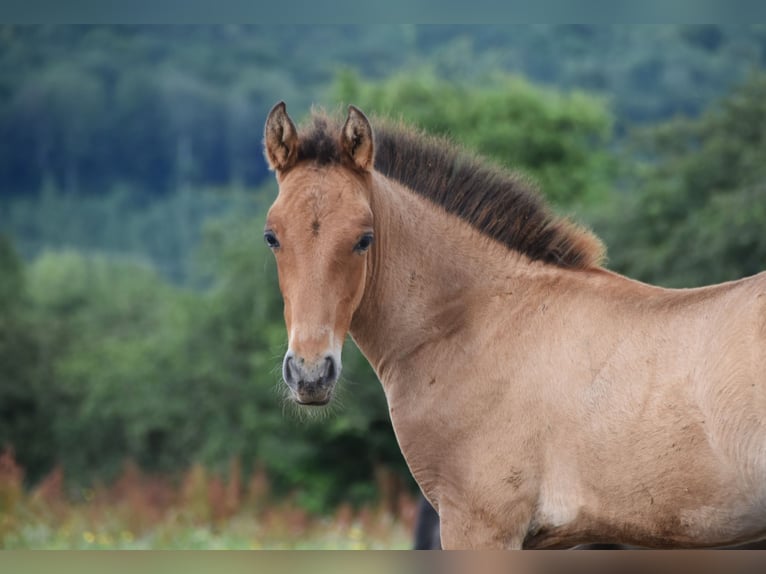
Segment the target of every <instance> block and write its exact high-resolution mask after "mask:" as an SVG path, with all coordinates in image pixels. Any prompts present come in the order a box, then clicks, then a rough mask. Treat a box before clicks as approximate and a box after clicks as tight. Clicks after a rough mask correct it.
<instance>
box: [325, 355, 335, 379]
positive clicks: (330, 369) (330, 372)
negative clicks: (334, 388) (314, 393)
mask: <svg viewBox="0 0 766 574" xmlns="http://www.w3.org/2000/svg"><path fill="white" fill-rule="evenodd" d="M337 371H338V369H337V367H336V366H335V359H333V358H332V356H330V355H328V356H327V357H325V359H324V376H323V378H324V380H325V381H327V382H330V381H334V380H335V377H336V376H337V375H338V372H337Z"/></svg>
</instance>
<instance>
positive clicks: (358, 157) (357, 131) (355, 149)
mask: <svg viewBox="0 0 766 574" xmlns="http://www.w3.org/2000/svg"><path fill="white" fill-rule="evenodd" d="M340 144H341V149H343V152H344V153H345V154H346V156H347V157H348V158H349V159H350V160H351V161H352V162H353V163H354V165H356V167H358V168H359V169H362V170H365V171H371V170H372V166H373V159H374V155H373V154H374V149H375V146H374V144H373V137H372V126H370V122H369V120H368V119H367V116H365V115H364V114H363V113H362V110H360V109H359V108H357V107H355V106H349V107H348V117H347V118H346V123H345V124H343V129H342V130H341V134H340Z"/></svg>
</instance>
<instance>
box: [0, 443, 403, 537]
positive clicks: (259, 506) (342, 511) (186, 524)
mask: <svg viewBox="0 0 766 574" xmlns="http://www.w3.org/2000/svg"><path fill="white" fill-rule="evenodd" d="M234 466H235V468H234V469H233V470H237V468H236V465H234ZM230 470H231V469H230ZM230 476H234V477H239V476H240V474H239V473H237V472H230ZM22 479H23V472H22V470H21V469H20V468H19V467H18V466H16V464H15V462H14V460H13V455H12V453H11V452H10V451H6V452H5V453H4V454H2V455H0V548H3V549H197V550H199V549H345V550H352V549H359V550H364V549H407V548H410V547H411V544H412V528H413V522H414V519H415V509H416V502H415V500H414V498H413V497H412V496H411V495H410V494H409V493H399V494H398V495H397V496H396V498H395V499H392V500H384V501H381V503H379V504H377V505H375V506H370V507H363V508H359V509H353V508H352V507H351V506H349V505H341V506H340V507H339V508H337V509H336V510H335V512H334V513H333V514H332V515H329V516H313V515H310V514H308V513H307V512H305V511H304V510H303V509H301V508H300V507H299V506H297V505H296V504H294V503H293V502H291V501H290V499H289V498H288V499H287V500H282V501H280V502H272V501H271V497H270V494H269V491H270V488H269V484H268V480H267V478H266V477H265V475H264V473H263V472H256V473H254V474H253V476H252V477H250V480H249V481H247V483H246V484H243V483H242V482H241V481H240V480H239V478H234V479H232V480H228V481H226V480H223V479H222V478H220V477H217V476H212V475H210V474H209V473H208V472H207V471H206V470H205V469H204V468H202V467H200V466H195V467H193V468H191V469H190V470H189V471H188V472H187V473H186V475H185V476H184V477H183V478H182V480H180V481H178V482H176V483H173V482H172V481H169V480H167V479H162V478H158V477H151V476H147V475H144V474H143V473H141V472H140V471H139V470H138V469H137V468H136V467H135V466H134V465H126V468H125V470H124V472H123V474H122V476H121V477H120V478H119V480H117V481H116V482H115V483H114V484H112V485H111V486H109V487H108V488H107V487H97V488H93V489H83V490H80V491H76V492H75V493H74V496H73V495H72V493H71V492H67V493H66V494H65V490H66V487H65V485H64V482H65V481H64V477H63V473H62V472H61V470H55V471H54V472H53V473H51V475H50V476H48V477H47V478H46V479H45V480H44V481H42V483H41V484H39V485H38V486H37V487H36V488H34V489H33V490H31V491H27V490H25V489H24V488H23V485H22V483H23V480H22Z"/></svg>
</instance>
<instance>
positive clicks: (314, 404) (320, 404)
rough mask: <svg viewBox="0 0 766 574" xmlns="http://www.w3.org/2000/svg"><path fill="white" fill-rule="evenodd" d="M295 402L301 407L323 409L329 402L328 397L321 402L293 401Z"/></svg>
mask: <svg viewBox="0 0 766 574" xmlns="http://www.w3.org/2000/svg"><path fill="white" fill-rule="evenodd" d="M295 402H296V403H298V404H299V405H301V406H302V407H323V406H325V405H326V404H327V403H329V402H330V397H327V398H326V399H322V400H321V401H302V400H300V399H295Z"/></svg>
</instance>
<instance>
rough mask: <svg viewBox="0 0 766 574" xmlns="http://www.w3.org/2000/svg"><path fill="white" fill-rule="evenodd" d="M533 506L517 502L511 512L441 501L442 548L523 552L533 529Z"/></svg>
mask: <svg viewBox="0 0 766 574" xmlns="http://www.w3.org/2000/svg"><path fill="white" fill-rule="evenodd" d="M531 516H532V507H531V506H530V505H527V504H524V503H517V504H515V505H514V506H513V507H512V510H511V511H510V512H508V511H506V512H501V511H500V509H498V511H497V512H490V511H487V510H486V509H485V508H476V507H473V508H468V509H458V508H457V507H454V506H450V505H449V504H446V505H445V504H444V502H443V501H442V502H440V504H439V517H440V519H441V542H442V547H443V548H445V549H448V550H453V549H506V550H520V549H521V546H522V544H523V542H524V538H525V537H526V535H527V531H528V529H529V523H530V519H531Z"/></svg>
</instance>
